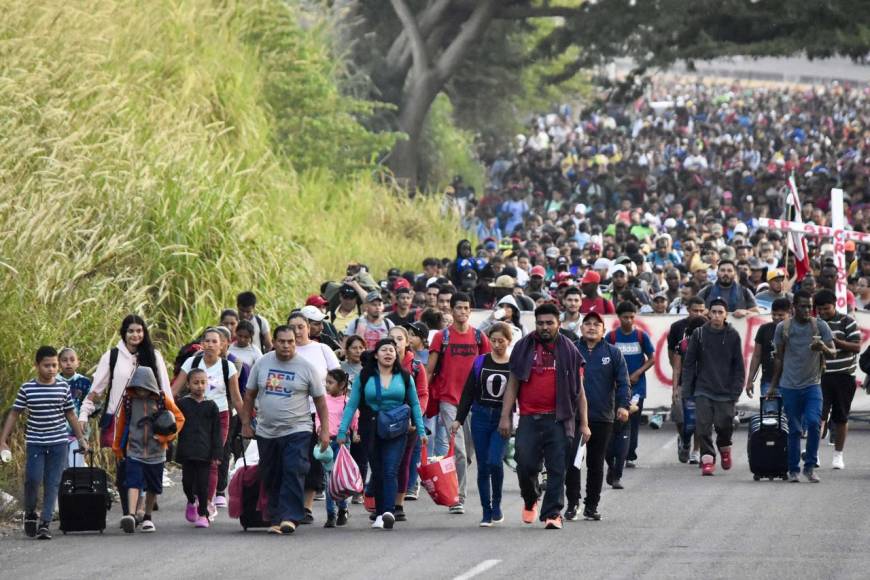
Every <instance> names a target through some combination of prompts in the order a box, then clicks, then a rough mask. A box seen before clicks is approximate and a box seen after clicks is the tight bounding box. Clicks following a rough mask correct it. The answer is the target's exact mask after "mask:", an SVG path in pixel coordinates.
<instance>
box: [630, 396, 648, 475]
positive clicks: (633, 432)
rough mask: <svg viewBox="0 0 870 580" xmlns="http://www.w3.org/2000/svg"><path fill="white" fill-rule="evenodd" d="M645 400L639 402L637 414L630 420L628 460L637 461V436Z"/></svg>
mask: <svg viewBox="0 0 870 580" xmlns="http://www.w3.org/2000/svg"><path fill="white" fill-rule="evenodd" d="M643 401H644V400H643V399H639V400H638V402H637V412H636V413H634V414H632V415H631V417H629V419H628V425H629V429H630V434H629V438H628V460H629V461H637V436H638V433H639V431H640V417H641V415H643Z"/></svg>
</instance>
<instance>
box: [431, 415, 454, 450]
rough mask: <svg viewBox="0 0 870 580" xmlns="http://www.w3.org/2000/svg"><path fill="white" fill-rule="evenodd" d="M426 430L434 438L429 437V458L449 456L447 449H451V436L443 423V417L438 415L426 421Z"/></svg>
mask: <svg viewBox="0 0 870 580" xmlns="http://www.w3.org/2000/svg"><path fill="white" fill-rule="evenodd" d="M426 428H428V429H429V431H430V432H431V433H432V436H431V437H429V448H428V449H427V450H426V451H427V452H428V453H429V456H430V457H431V456H436V455H437V456H439V457H442V456H444V455H447V449H448V448H449V447H450V436H449V433H447V428H446V427H445V426H444V423H443V422H442V421H441V417H440V416H439V415H436V416H434V417H430V418H428V419H426Z"/></svg>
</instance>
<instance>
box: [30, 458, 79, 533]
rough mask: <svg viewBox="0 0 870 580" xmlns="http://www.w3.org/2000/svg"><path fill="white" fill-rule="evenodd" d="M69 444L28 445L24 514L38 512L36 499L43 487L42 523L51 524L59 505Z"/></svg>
mask: <svg viewBox="0 0 870 580" xmlns="http://www.w3.org/2000/svg"><path fill="white" fill-rule="evenodd" d="M68 448H69V443H67V442H64V443H55V444H54V445H42V444H39V443H28V444H27V463H26V465H25V467H24V513H25V514H30V513H33V512H35V511H36V498H37V495H38V494H39V486H40V484H41V485H42V518H41V519H40V521H42V522H50V521H51V516H52V514H53V513H54V505H55V504H56V503H57V493H58V491H59V490H60V479H61V476H62V475H63V470H64V469H66V465H67V464H66V460H67V449H68Z"/></svg>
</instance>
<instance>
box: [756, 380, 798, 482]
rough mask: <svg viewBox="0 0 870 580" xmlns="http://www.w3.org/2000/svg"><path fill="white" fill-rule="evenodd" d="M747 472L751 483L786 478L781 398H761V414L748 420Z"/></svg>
mask: <svg viewBox="0 0 870 580" xmlns="http://www.w3.org/2000/svg"><path fill="white" fill-rule="evenodd" d="M747 447H748V452H749V469H750V471H752V476H753V479H755V481H758V480H760V479H761V478H763V477H766V478H768V479H771V480H772V479H775V478H782V479H787V478H788V420H787V419H786V417H785V414H783V412H782V398H781V397H775V398H773V399H768V398H764V397H762V399H761V412H760V413H759V414H758V415H753V416H752V418H751V419H750V420H749V442H748V445H747Z"/></svg>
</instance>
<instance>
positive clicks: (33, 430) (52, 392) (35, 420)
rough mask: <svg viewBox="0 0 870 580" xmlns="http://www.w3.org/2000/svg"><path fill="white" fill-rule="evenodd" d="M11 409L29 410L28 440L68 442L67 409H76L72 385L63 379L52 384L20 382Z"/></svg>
mask: <svg viewBox="0 0 870 580" xmlns="http://www.w3.org/2000/svg"><path fill="white" fill-rule="evenodd" d="M12 409H13V410H15V411H18V412H19V413H23V412H24V411H27V431H26V434H25V439H26V441H27V443H35V444H38V445H55V444H57V443H66V442H67V441H69V439H68V437H67V428H66V427H67V421H66V416H65V415H66V412H67V411H73V412H74V411H75V406H74V405H73V401H72V396H71V395H70V390H69V385H68V384H67V383H66V382H64V381H55V382H54V383H53V384H51V385H42V384H40V383H38V382H36V381H30V382H27V383H24V384H23V385H21V388H19V389H18V395H17V396H16V397H15V402H14V403H12Z"/></svg>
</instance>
